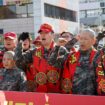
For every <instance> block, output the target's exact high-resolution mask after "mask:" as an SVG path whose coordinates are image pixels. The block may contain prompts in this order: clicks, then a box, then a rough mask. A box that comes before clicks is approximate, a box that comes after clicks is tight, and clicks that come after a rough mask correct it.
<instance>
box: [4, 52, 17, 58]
mask: <svg viewBox="0 0 105 105" xmlns="http://www.w3.org/2000/svg"><path fill="white" fill-rule="evenodd" d="M4 55H8V57H9V58H10V59H12V60H15V59H14V58H15V52H14V51H6V52H5V53H4Z"/></svg>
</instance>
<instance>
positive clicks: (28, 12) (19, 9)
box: [0, 0, 79, 36]
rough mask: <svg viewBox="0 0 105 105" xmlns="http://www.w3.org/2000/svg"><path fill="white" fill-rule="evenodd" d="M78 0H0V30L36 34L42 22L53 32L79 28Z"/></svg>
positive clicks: (76, 30)
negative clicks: (49, 25) (50, 26)
mask: <svg viewBox="0 0 105 105" xmlns="http://www.w3.org/2000/svg"><path fill="white" fill-rule="evenodd" d="M78 13H79V1H78V0H2V1H1V2H0V30H1V31H0V32H1V33H5V32H8V31H13V32H16V33H17V34H20V33H22V32H26V31H27V32H29V33H31V34H32V35H34V36H37V34H38V33H37V31H38V29H39V27H40V25H41V24H42V23H49V24H51V25H52V26H53V27H54V31H55V33H60V32H62V31H70V32H72V33H77V32H78V30H79V14H78Z"/></svg>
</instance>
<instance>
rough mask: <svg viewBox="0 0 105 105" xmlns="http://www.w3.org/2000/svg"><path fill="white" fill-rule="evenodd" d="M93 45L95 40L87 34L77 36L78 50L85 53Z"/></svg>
mask: <svg viewBox="0 0 105 105" xmlns="http://www.w3.org/2000/svg"><path fill="white" fill-rule="evenodd" d="M94 43H95V39H94V38H93V37H92V36H91V35H90V33H88V32H84V33H81V34H80V35H79V44H80V49H81V50H83V51H86V50H88V49H90V48H91V47H92V46H93V45H94Z"/></svg>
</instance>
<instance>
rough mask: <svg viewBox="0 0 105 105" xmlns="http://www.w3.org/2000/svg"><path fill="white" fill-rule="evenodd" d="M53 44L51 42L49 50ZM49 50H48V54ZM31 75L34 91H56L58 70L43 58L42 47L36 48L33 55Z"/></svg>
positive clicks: (58, 76)
mask: <svg viewBox="0 0 105 105" xmlns="http://www.w3.org/2000/svg"><path fill="white" fill-rule="evenodd" d="M53 47H54V44H53V43H52V44H51V47H50V48H51V50H52V49H53ZM50 53H51V51H50V52H49V55H50ZM32 72H33V76H32V78H31V79H34V83H35V84H36V86H37V87H36V90H35V91H36V92H51V93H58V92H59V91H60V90H59V85H60V82H59V81H60V70H59V69H57V68H55V67H53V66H51V65H49V64H48V62H47V60H46V59H45V58H44V47H41V48H38V49H37V50H36V51H35V54H34V56H33V70H32Z"/></svg>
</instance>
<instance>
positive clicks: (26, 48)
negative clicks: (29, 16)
mask: <svg viewBox="0 0 105 105" xmlns="http://www.w3.org/2000/svg"><path fill="white" fill-rule="evenodd" d="M38 34H39V36H38V37H37V38H36V39H35V40H34V41H32V38H31V35H30V34H29V33H28V32H23V33H22V34H20V36H19V37H18V38H17V35H16V33H14V32H7V33H5V34H4V47H3V48H2V49H1V50H0V90H4V91H26V92H45V93H62V94H79V95H105V47H103V48H102V49H100V50H97V46H98V43H99V41H100V40H101V39H102V38H104V37H105V32H102V33H100V34H98V35H96V33H95V32H94V31H93V30H92V29H84V30H82V31H81V32H80V33H78V35H75V36H74V35H73V34H72V33H70V32H62V33H61V34H60V35H59V38H58V41H57V42H55V41H54V30H53V28H52V26H51V25H49V24H47V23H45V24H42V25H41V26H40V29H39V30H38ZM77 42H78V44H79V49H78V50H76V49H75V47H74V45H75V44H76V43H77ZM32 44H34V48H33V47H32Z"/></svg>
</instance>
